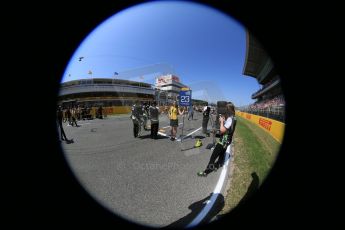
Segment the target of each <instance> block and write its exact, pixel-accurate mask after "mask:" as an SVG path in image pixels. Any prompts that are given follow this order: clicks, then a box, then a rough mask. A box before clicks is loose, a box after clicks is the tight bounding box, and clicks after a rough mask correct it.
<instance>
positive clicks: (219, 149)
mask: <svg viewBox="0 0 345 230" xmlns="http://www.w3.org/2000/svg"><path fill="white" fill-rule="evenodd" d="M225 152H226V148H225V149H224V147H223V145H221V144H219V143H217V144H216V146H215V148H214V149H213V152H212V155H211V157H210V161H209V162H208V164H207V166H206V170H205V173H207V174H208V173H210V172H212V171H213V170H214V169H215V168H216V167H217V168H218V167H219V166H221V165H222V164H223V162H224V159H225ZM217 158H218V161H217V163H216V159H217Z"/></svg>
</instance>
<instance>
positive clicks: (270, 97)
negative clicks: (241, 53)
mask: <svg viewBox="0 0 345 230" xmlns="http://www.w3.org/2000/svg"><path fill="white" fill-rule="evenodd" d="M246 37H247V42H246V59H245V64H244V68H243V75H246V76H250V77H254V78H256V80H257V81H258V83H259V84H260V85H261V89H259V90H258V91H257V92H254V93H253V94H252V96H251V98H252V99H255V100H256V102H255V103H254V104H251V105H247V106H242V107H240V108H238V109H239V110H241V111H244V112H248V113H252V114H257V115H260V116H265V117H269V118H272V119H275V120H279V121H284V119H285V116H284V114H285V99H284V96H283V91H282V88H281V80H280V77H279V74H278V73H277V71H276V69H275V67H274V64H273V62H272V60H271V58H270V57H269V56H268V54H267V53H266V51H265V50H264V49H263V47H262V46H261V44H260V43H259V42H258V41H257V40H256V39H255V37H254V36H253V35H252V34H250V33H249V32H248V31H247V35H246Z"/></svg>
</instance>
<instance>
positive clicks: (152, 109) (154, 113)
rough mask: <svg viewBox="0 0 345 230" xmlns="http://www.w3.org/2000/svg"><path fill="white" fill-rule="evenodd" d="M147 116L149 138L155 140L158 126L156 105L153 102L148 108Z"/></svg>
mask: <svg viewBox="0 0 345 230" xmlns="http://www.w3.org/2000/svg"><path fill="white" fill-rule="evenodd" d="M149 115H150V120H151V138H152V139H157V133H158V126H159V119H158V117H159V108H158V107H157V103H156V102H155V101H154V102H152V105H151V106H150V107H149Z"/></svg>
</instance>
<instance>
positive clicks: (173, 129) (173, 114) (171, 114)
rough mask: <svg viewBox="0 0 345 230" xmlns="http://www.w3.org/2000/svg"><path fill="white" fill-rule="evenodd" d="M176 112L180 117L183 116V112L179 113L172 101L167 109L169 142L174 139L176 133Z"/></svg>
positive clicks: (175, 103)
mask: <svg viewBox="0 0 345 230" xmlns="http://www.w3.org/2000/svg"><path fill="white" fill-rule="evenodd" d="M177 112H178V113H179V114H180V115H183V114H184V110H182V111H181V110H180V108H178V107H177V102H176V101H174V102H173V105H172V106H171V107H170V109H169V118H170V126H171V137H170V140H172V141H174V140H175V139H176V133H177V127H178V118H177Z"/></svg>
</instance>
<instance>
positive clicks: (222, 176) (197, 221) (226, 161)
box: [186, 145, 231, 228]
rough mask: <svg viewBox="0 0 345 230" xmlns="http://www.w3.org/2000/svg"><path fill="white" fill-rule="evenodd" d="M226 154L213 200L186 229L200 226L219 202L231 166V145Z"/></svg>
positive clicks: (208, 201)
mask: <svg viewBox="0 0 345 230" xmlns="http://www.w3.org/2000/svg"><path fill="white" fill-rule="evenodd" d="M226 153H227V154H226V155H225V159H224V165H223V169H222V172H221V174H220V176H219V179H218V182H217V185H216V187H215V189H214V190H213V193H212V196H211V198H210V199H209V200H207V201H206V205H205V207H204V208H203V209H202V210H201V212H200V213H199V214H198V215H197V216H196V217H195V218H194V220H193V221H192V222H190V223H189V224H188V225H187V226H186V228H191V227H195V226H197V225H198V224H200V222H201V221H202V220H203V219H204V218H205V216H206V215H207V214H208V213H209V211H210V210H211V208H212V207H213V205H214V204H215V201H216V200H217V198H218V196H219V194H220V191H221V189H222V187H223V184H224V182H225V177H226V172H227V170H228V164H229V159H230V155H231V145H229V146H228V148H227V149H226Z"/></svg>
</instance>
